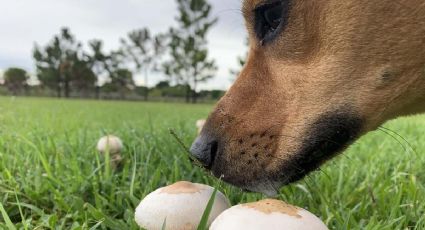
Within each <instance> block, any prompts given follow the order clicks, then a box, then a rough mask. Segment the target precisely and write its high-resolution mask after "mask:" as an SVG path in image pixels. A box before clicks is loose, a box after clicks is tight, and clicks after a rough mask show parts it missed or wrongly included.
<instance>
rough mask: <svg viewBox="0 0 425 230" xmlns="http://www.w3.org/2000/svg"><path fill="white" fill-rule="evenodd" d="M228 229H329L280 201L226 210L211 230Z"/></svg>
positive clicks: (315, 219) (309, 214)
mask: <svg viewBox="0 0 425 230" xmlns="http://www.w3.org/2000/svg"><path fill="white" fill-rule="evenodd" d="M227 229H245V230H262V229H268V230H273V229H276V230H277V229H288V230H293V229H296V230H327V229H328V228H327V227H326V225H325V224H324V223H323V222H322V221H321V220H320V219H319V218H317V217H316V216H315V215H313V214H311V213H310V212H308V211H306V210H304V209H302V208H298V207H294V206H291V205H289V204H286V203H285V202H283V201H280V200H272V199H266V200H262V201H259V202H254V203H247V204H241V205H237V206H233V207H232V208H230V209H227V210H226V211H224V212H223V213H222V214H221V215H220V216H218V217H217V218H216V219H215V220H214V222H213V223H212V225H211V228H210V230H227Z"/></svg>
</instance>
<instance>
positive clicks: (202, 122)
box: [196, 119, 207, 134]
mask: <svg viewBox="0 0 425 230" xmlns="http://www.w3.org/2000/svg"><path fill="white" fill-rule="evenodd" d="M206 122H207V121H206V120H205V119H201V120H197V121H196V128H198V134H200V133H201V131H202V128H203V127H204V125H205V123H206Z"/></svg>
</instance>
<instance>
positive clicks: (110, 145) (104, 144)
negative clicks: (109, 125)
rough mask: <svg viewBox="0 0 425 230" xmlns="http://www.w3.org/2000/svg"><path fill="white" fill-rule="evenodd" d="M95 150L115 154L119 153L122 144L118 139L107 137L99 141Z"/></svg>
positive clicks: (111, 136)
mask: <svg viewBox="0 0 425 230" xmlns="http://www.w3.org/2000/svg"><path fill="white" fill-rule="evenodd" d="M96 148H97V150H98V151H99V152H101V153H106V152H107V151H109V153H111V154H115V153H119V152H121V150H122V148H123V144H122V141H121V139H120V138H119V137H116V136H113V135H107V136H104V137H102V138H100V139H99V141H98V142H97V147H96Z"/></svg>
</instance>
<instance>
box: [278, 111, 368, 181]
mask: <svg viewBox="0 0 425 230" xmlns="http://www.w3.org/2000/svg"><path fill="white" fill-rule="evenodd" d="M362 124H363V120H362V119H361V118H360V117H359V116H358V115H356V114H355V113H353V112H347V111H342V112H341V111H337V112H333V113H327V114H324V115H322V116H321V117H320V118H319V119H318V120H317V121H316V122H314V123H313V125H312V126H311V128H310V129H309V131H308V132H306V134H305V135H304V136H306V137H307V138H305V139H304V140H303V144H302V146H303V147H302V148H301V150H300V151H299V152H298V154H295V155H294V157H293V158H292V159H291V160H289V161H288V163H286V164H285V166H284V168H283V170H282V173H284V174H286V175H285V178H286V181H285V183H287V184H289V183H292V182H295V181H298V180H300V179H302V178H303V177H304V176H306V175H307V174H308V173H310V172H312V171H314V170H316V169H318V168H319V167H320V166H321V165H322V164H323V163H324V162H326V161H327V160H329V159H331V158H332V157H334V156H336V155H337V154H338V153H340V152H342V151H343V150H344V149H346V148H347V147H348V146H349V145H350V144H351V143H353V142H354V141H355V140H356V139H357V138H358V137H359V136H360V134H361V130H362ZM288 172H289V173H288ZM288 174H289V175H288Z"/></svg>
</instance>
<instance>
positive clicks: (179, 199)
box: [135, 181, 230, 230]
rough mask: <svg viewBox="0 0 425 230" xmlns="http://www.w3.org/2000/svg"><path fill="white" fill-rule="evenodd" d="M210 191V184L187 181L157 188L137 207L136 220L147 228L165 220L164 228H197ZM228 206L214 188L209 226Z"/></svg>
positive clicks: (155, 227)
mask: <svg viewBox="0 0 425 230" xmlns="http://www.w3.org/2000/svg"><path fill="white" fill-rule="evenodd" d="M213 192H214V188H212V187H210V186H207V185H203V184H196V183H191V182H187V181H181V182H177V183H175V184H172V185H170V186H167V187H163V188H159V189H157V190H155V191H154V192H152V193H150V194H149V195H147V196H146V197H145V198H144V199H143V200H142V201H141V202H140V204H139V206H138V207H137V208H136V213H135V220H136V223H137V224H138V225H139V226H140V227H142V228H145V229H148V230H160V229H161V228H162V225H163V224H164V221H165V223H166V229H167V230H191V229H196V228H197V226H198V224H199V222H200V221H201V218H202V214H203V213H204V210H205V208H206V206H207V204H208V201H209V199H210V198H211V196H212V194H213ZM229 207H230V205H229V201H228V200H227V198H226V197H225V196H224V195H223V194H222V193H221V192H218V191H217V193H216V197H215V201H214V205H213V207H212V209H211V213H210V216H209V218H208V226H209V225H210V224H211V222H212V221H213V220H214V219H215V218H216V217H217V216H218V215H219V214H220V213H222V212H223V211H224V210H226V209H228V208H229Z"/></svg>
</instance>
